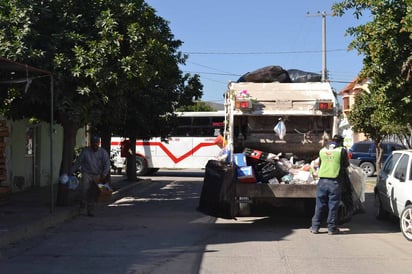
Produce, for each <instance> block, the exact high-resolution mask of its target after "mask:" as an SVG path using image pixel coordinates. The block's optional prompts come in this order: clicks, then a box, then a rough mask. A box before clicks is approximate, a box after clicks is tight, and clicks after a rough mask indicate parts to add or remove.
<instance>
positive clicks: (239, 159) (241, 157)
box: [233, 153, 247, 167]
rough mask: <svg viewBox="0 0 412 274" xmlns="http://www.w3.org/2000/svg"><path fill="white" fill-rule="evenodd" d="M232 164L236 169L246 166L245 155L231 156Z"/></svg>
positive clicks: (236, 154)
mask: <svg viewBox="0 0 412 274" xmlns="http://www.w3.org/2000/svg"><path fill="white" fill-rule="evenodd" d="M233 162H235V164H236V166H238V167H243V166H247V163H246V155H245V154H244V153H235V154H233Z"/></svg>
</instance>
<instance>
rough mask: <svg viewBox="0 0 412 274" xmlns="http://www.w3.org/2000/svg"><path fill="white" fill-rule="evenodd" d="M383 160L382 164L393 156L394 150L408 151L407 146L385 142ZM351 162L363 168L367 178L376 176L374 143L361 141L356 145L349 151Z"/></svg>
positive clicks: (383, 144)
mask: <svg viewBox="0 0 412 274" xmlns="http://www.w3.org/2000/svg"><path fill="white" fill-rule="evenodd" d="M382 146H383V158H382V162H384V161H385V160H386V158H387V157H388V156H389V155H390V154H391V152H392V151H394V150H399V149H406V147H405V146H403V145H401V144H398V143H393V142H383V143H382ZM348 155H349V159H350V160H349V161H350V162H351V163H352V164H354V165H356V166H358V167H360V168H362V169H363V171H364V172H365V173H366V176H368V177H370V176H372V175H373V174H375V171H376V146H375V142H373V141H361V142H357V143H354V144H353V145H352V147H351V148H350V149H349V150H348Z"/></svg>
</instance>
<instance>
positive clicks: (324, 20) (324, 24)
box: [306, 11, 331, 82]
mask: <svg viewBox="0 0 412 274" xmlns="http://www.w3.org/2000/svg"><path fill="white" fill-rule="evenodd" d="M306 15H307V16H322V82H325V81H326V80H327V67H326V16H328V15H329V16H330V15H331V14H326V12H325V11H323V12H320V11H318V12H317V13H315V14H311V13H309V12H307V14H306Z"/></svg>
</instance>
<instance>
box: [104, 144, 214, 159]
mask: <svg viewBox="0 0 412 274" xmlns="http://www.w3.org/2000/svg"><path fill="white" fill-rule="evenodd" d="M120 144H121V142H116V141H113V142H111V145H112V146H113V145H120ZM214 145H216V144H215V143H199V144H198V145H196V146H195V147H194V148H193V149H191V150H189V151H188V152H186V153H185V154H183V155H182V156H180V157H176V156H175V155H173V153H172V152H170V150H168V149H167V147H165V145H164V144H163V143H162V142H147V141H137V142H136V146H158V147H160V148H161V149H162V150H163V151H164V153H166V155H167V156H169V158H170V159H171V160H172V161H173V162H174V163H175V164H176V163H178V162H181V161H182V160H184V159H186V158H187V157H189V156H190V155H191V154H193V153H195V152H196V151H198V150H199V149H201V148H202V147H208V146H214Z"/></svg>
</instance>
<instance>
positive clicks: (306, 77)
mask: <svg viewBox="0 0 412 274" xmlns="http://www.w3.org/2000/svg"><path fill="white" fill-rule="evenodd" d="M287 72H288V74H289V77H290V80H291V81H292V83H306V82H320V81H322V75H321V74H319V73H314V72H307V71H303V70H298V69H288V70H287Z"/></svg>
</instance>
